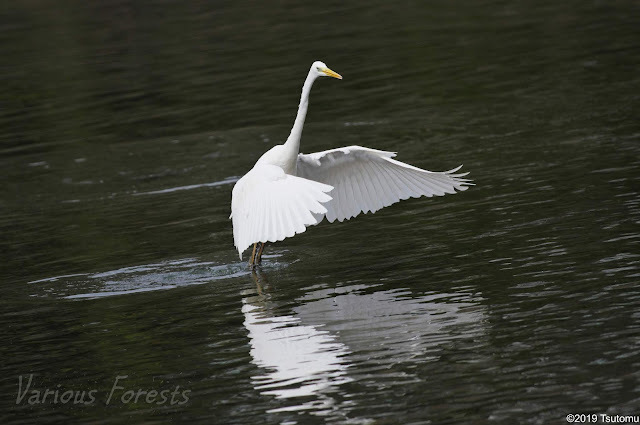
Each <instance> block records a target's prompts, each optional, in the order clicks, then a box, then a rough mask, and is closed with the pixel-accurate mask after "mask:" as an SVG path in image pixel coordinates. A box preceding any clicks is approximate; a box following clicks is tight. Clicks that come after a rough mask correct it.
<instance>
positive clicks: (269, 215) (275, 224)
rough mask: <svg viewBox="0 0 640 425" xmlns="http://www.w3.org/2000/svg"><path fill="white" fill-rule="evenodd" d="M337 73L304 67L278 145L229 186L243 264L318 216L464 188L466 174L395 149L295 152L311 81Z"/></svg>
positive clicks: (335, 216) (340, 216)
mask: <svg viewBox="0 0 640 425" xmlns="http://www.w3.org/2000/svg"><path fill="white" fill-rule="evenodd" d="M327 76H328V77H333V78H338V79H342V76H341V75H340V74H338V73H336V72H334V71H332V70H330V69H329V68H327V66H326V65H325V64H324V63H323V62H318V61H316V62H314V63H313V64H312V65H311V69H310V70H309V74H308V75H307V79H306V80H305V82H304V86H303V87H302V95H301V96H300V105H299V106H298V115H297V116H296V120H295V122H294V124H293V128H292V129H291V134H289V137H288V138H287V141H286V142H285V143H284V144H283V145H277V146H274V147H273V148H271V149H269V150H268V151H267V152H265V153H264V154H263V155H262V156H261V157H260V159H258V162H256V164H255V165H254V167H253V168H252V169H251V171H249V172H248V173H247V174H245V175H244V176H243V177H242V178H241V179H240V180H238V182H237V183H236V184H235V186H234V187H233V193H232V199H231V216H230V218H232V219H233V239H234V242H235V246H236V248H237V249H238V253H239V254H240V259H242V253H243V252H244V250H245V249H247V248H249V247H250V246H251V244H253V252H252V254H251V259H250V260H249V264H250V265H251V266H253V265H254V264H256V263H260V260H261V257H262V251H263V250H264V244H265V243H266V242H277V241H281V240H283V239H285V238H288V237H291V236H293V235H295V234H297V233H302V232H304V231H305V230H306V228H307V226H311V225H315V224H318V223H320V222H321V221H322V219H323V218H324V217H326V218H327V220H328V221H329V222H330V223H332V222H333V221H335V220H338V221H343V220H349V219H351V218H353V217H355V216H357V215H358V214H360V213H361V212H364V213H365V214H366V213H368V212H372V213H373V212H376V211H378V210H379V209H381V208H383V207H386V206H389V205H391V204H394V203H396V202H398V201H400V200H402V199H408V198H419V197H421V196H427V197H431V196H434V195H437V196H442V195H444V194H446V193H456V190H459V191H462V190H465V189H467V186H468V185H471V184H472V183H471V181H470V180H468V179H464V178H462V177H464V176H466V175H467V174H468V173H459V174H456V172H457V171H458V170H459V169H460V168H461V166H460V167H458V168H455V169H453V170H450V171H445V172H432V171H427V170H422V169H420V168H417V167H414V166H412V165H409V164H405V163H403V162H400V161H397V160H395V159H393V157H394V156H395V153H394V152H386V151H380V150H376V149H369V148H365V147H361V146H348V147H343V148H338V149H331V150H327V151H323V152H316V153H312V154H308V155H305V154H300V153H299V148H300V136H301V135H302V127H303V125H304V119H305V117H306V115H307V107H308V105H309V92H310V91H311V86H312V85H313V82H314V81H315V80H316V78H318V77H327Z"/></svg>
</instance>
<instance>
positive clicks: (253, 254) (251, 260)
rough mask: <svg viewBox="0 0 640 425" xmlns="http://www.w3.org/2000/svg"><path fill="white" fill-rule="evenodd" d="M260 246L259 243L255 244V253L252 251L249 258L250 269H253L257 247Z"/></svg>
mask: <svg viewBox="0 0 640 425" xmlns="http://www.w3.org/2000/svg"><path fill="white" fill-rule="evenodd" d="M257 245H258V243H257V242H256V243H254V244H253V251H251V258H249V267H253V263H254V261H255V259H256V246H257Z"/></svg>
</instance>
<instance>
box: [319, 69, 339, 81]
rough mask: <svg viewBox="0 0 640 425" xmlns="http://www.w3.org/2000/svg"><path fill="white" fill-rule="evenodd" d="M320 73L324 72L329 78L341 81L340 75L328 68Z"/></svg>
mask: <svg viewBox="0 0 640 425" xmlns="http://www.w3.org/2000/svg"><path fill="white" fill-rule="evenodd" d="M321 71H322V72H324V73H325V74H326V75H328V76H329V77H333V78H337V79H338V80H342V75H340V74H338V73H337V72H335V71H332V70H330V69H329V68H323V69H322V70H321Z"/></svg>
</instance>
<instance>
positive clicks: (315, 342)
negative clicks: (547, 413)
mask: <svg viewBox="0 0 640 425" xmlns="http://www.w3.org/2000/svg"><path fill="white" fill-rule="evenodd" d="M253 277H254V279H255V281H256V286H257V291H258V295H253V296H247V297H245V298H244V299H243V307H242V312H243V313H244V316H245V321H244V325H245V327H246V328H247V330H248V331H249V338H250V345H251V356H252V358H253V363H254V364H256V365H257V366H259V367H260V368H262V369H263V370H264V373H263V374H261V375H258V376H254V377H252V384H253V386H254V387H255V388H256V390H258V391H259V392H260V393H262V394H269V395H272V396H275V397H276V398H277V399H280V400H289V401H288V402H287V403H286V404H287V405H286V407H282V408H279V409H273V410H270V411H269V412H270V413H271V412H279V411H300V410H308V411H309V413H311V414H314V415H323V416H327V415H329V416H335V417H337V418H339V419H340V421H341V423H367V422H368V420H367V419H363V418H359V419H357V420H354V419H349V412H350V411H351V410H352V409H353V407H354V404H355V403H356V400H355V399H353V398H352V397H350V395H349V394H348V393H346V390H345V387H341V388H339V387H340V386H341V385H343V384H344V383H347V382H351V381H356V382H359V383H360V384H361V385H365V386H368V385H376V388H378V390H379V389H380V388H383V387H384V388H390V387H394V386H397V385H401V386H407V385H411V383H412V382H418V376H417V375H416V376H414V372H413V371H414V370H417V369H415V366H416V364H418V363H421V362H435V361H438V360H439V359H440V356H441V355H442V353H443V351H446V350H447V349H448V348H450V347H451V344H455V343H456V341H458V340H459V341H460V343H461V344H467V345H468V344H472V343H474V342H473V341H477V339H476V338H477V337H478V336H480V335H482V334H484V328H483V326H484V322H485V311H484V307H483V306H482V305H481V304H479V303H478V301H479V300H480V299H481V298H480V296H478V295H476V294H473V293H472V292H466V291H464V290H462V291H461V293H449V294H443V293H433V294H427V295H422V296H413V294H412V293H411V291H408V290H400V289H398V290H386V291H384V290H381V291H375V289H374V287H372V286H368V285H351V286H347V287H342V288H338V289H335V288H331V289H319V290H315V291H310V292H308V293H307V294H306V295H305V296H304V297H302V298H301V299H298V300H297V303H296V304H297V306H296V307H294V308H293V312H292V313H291V314H287V315H276V314H275V313H274V311H273V309H271V308H270V301H269V296H268V283H267V282H266V281H265V280H264V279H265V276H264V275H263V274H262V273H260V274H259V275H258V274H255V273H253ZM263 288H264V290H263ZM254 294H255V292H254ZM379 385H382V387H380V386H379ZM298 397H304V398H303V399H296V398H298ZM309 399H311V401H309ZM340 400H343V401H340Z"/></svg>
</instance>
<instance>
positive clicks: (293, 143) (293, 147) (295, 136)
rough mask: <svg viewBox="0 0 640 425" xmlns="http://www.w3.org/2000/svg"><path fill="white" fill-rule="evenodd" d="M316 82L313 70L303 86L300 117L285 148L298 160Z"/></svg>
mask: <svg viewBox="0 0 640 425" xmlns="http://www.w3.org/2000/svg"><path fill="white" fill-rule="evenodd" d="M315 80H316V75H315V73H313V70H309V74H308V75H307V79H306V80H305V81H304V86H302V95H300V105H298V115H297V116H296V120H295V122H294V123H293V128H292V129H291V134H289V137H288V138H287V141H286V142H285V144H284V146H285V148H286V149H287V154H289V155H292V156H293V157H294V158H296V159H297V156H298V152H300V137H301V136H302V127H303V126H304V119H305V118H306V116H307V108H308V106H309V92H311V86H313V82H314V81H315Z"/></svg>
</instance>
